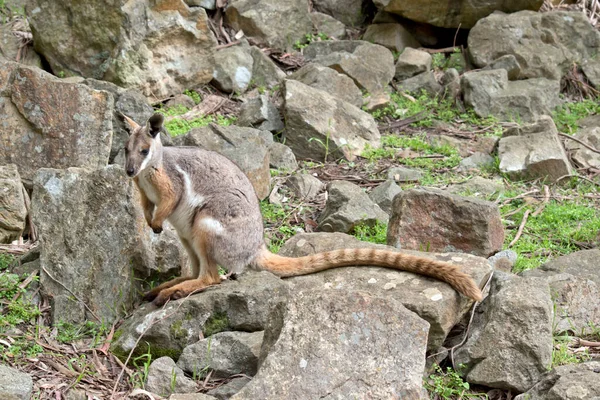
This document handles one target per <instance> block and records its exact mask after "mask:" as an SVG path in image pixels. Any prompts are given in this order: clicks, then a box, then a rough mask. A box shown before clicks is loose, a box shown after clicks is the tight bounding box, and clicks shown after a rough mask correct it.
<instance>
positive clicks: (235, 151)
mask: <svg viewBox="0 0 600 400" xmlns="http://www.w3.org/2000/svg"><path fill="white" fill-rule="evenodd" d="M272 143H273V136H272V135H271V133H270V132H268V131H261V130H259V129H254V128H244V127H239V126H234V125H232V126H220V125H216V124H210V125H209V126H207V127H203V128H194V129H192V130H191V131H190V132H188V133H187V134H185V135H181V136H177V137H176V138H174V140H173V144H175V145H176V146H198V147H201V148H203V149H205V150H211V151H215V152H217V153H219V154H221V155H223V156H225V157H227V158H229V159H230V160H232V161H233V162H235V163H236V164H237V166H238V167H240V169H241V170H242V171H243V172H244V173H245V174H246V176H248V179H250V182H251V183H252V186H253V187H254V190H255V191H256V195H257V196H258V198H259V199H261V200H262V199H264V198H266V197H267V196H268V195H269V193H270V182H271V175H270V172H269V147H270V145H271V144H272Z"/></svg>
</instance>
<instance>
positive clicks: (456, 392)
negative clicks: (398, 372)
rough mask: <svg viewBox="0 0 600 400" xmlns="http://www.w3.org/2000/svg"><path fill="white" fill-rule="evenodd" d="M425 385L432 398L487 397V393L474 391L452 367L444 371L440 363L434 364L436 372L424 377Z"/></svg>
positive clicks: (448, 399) (445, 399) (447, 399)
mask: <svg viewBox="0 0 600 400" xmlns="http://www.w3.org/2000/svg"><path fill="white" fill-rule="evenodd" d="M423 386H424V387H425V389H427V391H428V392H429V398H430V399H435V400H437V399H444V400H451V399H487V398H488V396H487V395H486V394H485V393H473V392H472V391H471V386H470V385H469V383H468V382H465V381H464V380H463V379H462V377H461V376H460V375H459V374H458V372H456V371H455V370H453V369H452V368H450V367H447V368H446V371H444V370H443V369H442V368H441V367H440V366H439V365H434V372H433V373H432V374H430V375H429V377H428V378H427V379H424V382H423Z"/></svg>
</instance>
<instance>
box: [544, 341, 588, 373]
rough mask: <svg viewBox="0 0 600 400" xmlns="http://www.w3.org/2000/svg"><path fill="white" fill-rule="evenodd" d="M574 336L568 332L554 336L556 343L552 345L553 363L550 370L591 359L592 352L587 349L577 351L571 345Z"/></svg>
mask: <svg viewBox="0 0 600 400" xmlns="http://www.w3.org/2000/svg"><path fill="white" fill-rule="evenodd" d="M571 339H572V338H571V337H570V336H568V335H567V334H564V335H558V336H554V340H553V341H554V345H553V346H552V365H550V366H549V368H548V369H549V370H550V369H552V368H556V367H559V366H561V365H567V364H579V363H582V362H586V361H589V360H591V357H590V354H589V352H588V351H587V349H586V350H585V351H582V352H577V353H575V352H574V351H573V349H571V348H570V347H569V344H571V341H572V340H571Z"/></svg>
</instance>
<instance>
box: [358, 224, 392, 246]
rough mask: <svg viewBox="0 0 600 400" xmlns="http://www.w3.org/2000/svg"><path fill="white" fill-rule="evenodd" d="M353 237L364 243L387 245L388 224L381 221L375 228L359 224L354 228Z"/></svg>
mask: <svg viewBox="0 0 600 400" xmlns="http://www.w3.org/2000/svg"><path fill="white" fill-rule="evenodd" d="M352 235H353V236H354V237H356V238H357V239H358V240H360V241H363V242H370V243H377V244H386V243H387V224H385V223H383V222H380V221H377V224H375V225H374V226H369V225H366V224H359V225H356V226H355V227H354V229H353V232H352Z"/></svg>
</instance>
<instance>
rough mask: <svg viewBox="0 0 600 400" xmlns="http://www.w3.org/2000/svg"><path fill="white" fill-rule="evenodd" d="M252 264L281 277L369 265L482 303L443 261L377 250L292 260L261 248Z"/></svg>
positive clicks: (473, 288) (473, 289)
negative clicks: (426, 279)
mask: <svg viewBox="0 0 600 400" xmlns="http://www.w3.org/2000/svg"><path fill="white" fill-rule="evenodd" d="M255 264H256V265H257V266H258V267H259V268H261V269H265V270H267V271H270V272H272V273H274V274H275V275H277V276H280V277H282V278H285V277H290V276H299V275H308V274H312V273H314V272H319V271H324V270H327V269H331V268H338V267H348V266H360V265H371V266H377V267H387V268H393V269H397V270H401V271H408V272H414V273H416V274H420V275H425V276H430V277H432V278H436V279H439V280H441V281H444V282H446V283H448V284H450V286H452V287H453V288H454V289H455V290H456V291H458V292H459V293H462V294H463V295H465V296H467V297H469V298H471V299H473V300H475V301H481V299H482V295H481V290H480V289H479V287H478V286H477V285H476V284H475V282H474V281H473V279H472V278H471V277H470V276H469V275H467V274H465V273H464V272H462V271H461V270H460V269H459V267H457V266H456V265H452V264H449V263H446V262H443V261H436V260H432V259H429V258H425V257H419V256H413V255H410V254H404V253H398V252H394V251H388V250H380V249H365V248H363V249H341V250H333V251H327V252H324V253H317V254H312V255H309V256H304V257H299V258H291V257H282V256H279V255H277V254H273V253H271V252H270V251H269V250H267V249H266V248H264V249H263V250H262V251H261V253H260V254H259V256H258V257H257V258H256V262H255Z"/></svg>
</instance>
